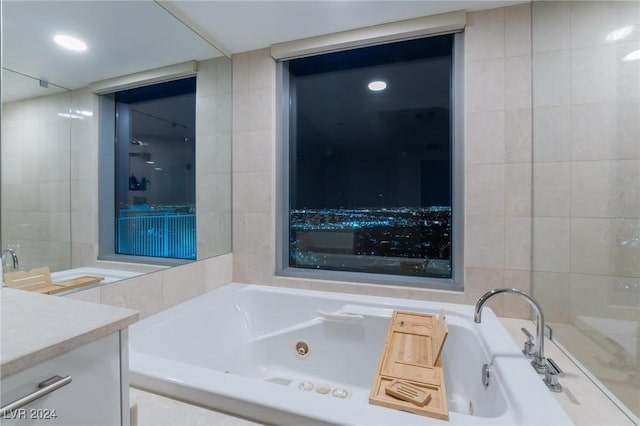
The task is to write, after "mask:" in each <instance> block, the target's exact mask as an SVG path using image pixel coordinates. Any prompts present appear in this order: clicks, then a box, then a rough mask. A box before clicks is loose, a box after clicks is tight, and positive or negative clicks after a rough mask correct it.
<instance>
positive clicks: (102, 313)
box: [0, 288, 138, 377]
mask: <svg viewBox="0 0 640 426" xmlns="http://www.w3.org/2000/svg"><path fill="white" fill-rule="evenodd" d="M0 306H1V308H0V377H6V376H9V375H11V374H14V373H17V372H18V371H21V370H24V369H25V368H29V367H31V366H33V365H36V364H39V363H41V362H43V361H46V360H48V359H51V358H53V357H55V356H57V355H60V354H62V353H64V352H67V351H70V350H71V349H75V348H77V347H79V346H82V345H85V344H87V343H91V342H93V341H95V340H98V339H100V338H102V337H104V336H107V335H109V334H112V333H115V332H117V331H119V330H121V329H123V328H126V327H128V326H129V325H130V324H132V323H134V322H136V321H137V320H138V312H136V311H133V310H131V309H124V308H116V307H112V306H106V305H97V304H94V303H87V302H81V301H78V300H73V299H68V298H65V297H55V296H47V295H42V294H36V293H32V292H28V291H22V290H14V289H10V288H3V289H2V291H0Z"/></svg>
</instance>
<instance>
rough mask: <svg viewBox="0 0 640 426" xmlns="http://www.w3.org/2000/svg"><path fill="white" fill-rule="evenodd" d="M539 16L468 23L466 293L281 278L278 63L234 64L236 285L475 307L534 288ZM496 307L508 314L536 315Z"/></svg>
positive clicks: (512, 306) (486, 17)
mask: <svg viewBox="0 0 640 426" xmlns="http://www.w3.org/2000/svg"><path fill="white" fill-rule="evenodd" d="M530 21H531V9H530V6H529V5H522V6H516V7H509V8H501V9H495V10H490V11H486V12H479V13H472V14H469V15H468V16H467V27H466V30H465V31H466V32H465V75H466V80H465V122H466V129H465V132H466V140H465V146H464V149H465V153H466V162H465V176H466V194H465V202H466V205H467V212H466V230H465V232H466V235H465V242H464V244H465V247H466V250H465V286H466V290H465V292H464V293H459V292H447V291H438V290H423V289H416V288H408V287H398V286H382V285H367V284H356V283H349V282H335V281H323V280H309V279H296V278H285V277H277V276H275V262H276V253H275V248H276V247H275V227H276V215H275V195H276V192H277V191H278V190H279V189H278V188H277V187H276V184H275V173H276V162H275V152H276V140H275V132H276V124H275V123H276V121H275V120H276V111H275V102H276V97H275V69H276V66H275V62H274V61H273V59H271V57H270V55H269V50H268V49H263V50H258V51H252V52H246V53H241V54H237V55H234V56H233V83H234V84H233V90H234V98H233V99H234V106H233V107H234V116H233V219H234V220H233V254H234V256H233V278H234V281H239V282H250V283H261V284H276V285H282V286H289V287H299V288H311V289H317V290H325V291H341V292H349V293H363V294H376V295H386V296H398V297H411V298H416V299H429V300H440V301H449V302H458V303H461V302H464V303H475V301H476V300H477V298H478V297H479V296H480V295H481V294H482V293H483V292H485V291H487V290H489V289H491V288H495V287H503V286H510V287H517V288H521V289H523V290H526V291H528V290H529V289H530V282H531V278H530V270H531V226H532V224H531V202H530V194H531V85H530V81H531V73H530V69H531V38H530V34H531V32H530V29H531V27H530ZM508 300H509V302H508V303H506V304H505V299H495V300H494V301H493V302H492V306H493V307H494V308H495V310H496V311H497V312H498V313H499V314H505V315H510V316H526V315H528V307H527V306H526V305H525V304H523V303H520V301H518V300H513V299H511V298H510V299H508Z"/></svg>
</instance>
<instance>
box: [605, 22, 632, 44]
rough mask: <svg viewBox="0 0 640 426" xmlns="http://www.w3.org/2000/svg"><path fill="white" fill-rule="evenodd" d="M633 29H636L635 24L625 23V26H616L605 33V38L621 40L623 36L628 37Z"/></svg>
mask: <svg viewBox="0 0 640 426" xmlns="http://www.w3.org/2000/svg"><path fill="white" fill-rule="evenodd" d="M635 29H636V27H635V25H627V26H626V27H622V28H618V29H617V30H615V31H611V32H610V33H609V34H607V40H608V41H618V40H622V39H623V38H627V37H629V35H630V34H631V33H632V32H633V30H635Z"/></svg>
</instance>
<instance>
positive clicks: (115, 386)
mask: <svg viewBox="0 0 640 426" xmlns="http://www.w3.org/2000/svg"><path fill="white" fill-rule="evenodd" d="M125 367H126V364H125ZM121 376H122V374H121V357H120V339H119V333H114V334H112V335H110V336H106V337H103V338H101V339H100V340H97V341H95V342H93V343H89V344H87V345H84V346H81V347H79V348H76V349H73V350H71V351H69V352H67V353H64V354H62V355H58V356H57V357H55V358H53V359H50V360H48V361H44V362H42V363H40V364H38V365H35V366H33V367H29V368H27V369H26V370H22V371H20V372H18V373H16V374H13V375H11V376H8V377H6V378H4V379H2V390H1V393H2V398H1V401H2V406H3V407H4V406H6V405H7V404H8V403H10V402H13V401H16V400H19V399H21V398H23V397H28V396H30V395H33V394H34V393H36V392H38V391H40V392H43V393H44V391H46V390H47V389H41V388H39V386H38V385H39V384H40V383H43V382H45V384H46V383H47V381H49V383H50V385H49V386H50V388H56V387H57V386H59V385H60V384H62V383H63V382H69V379H67V377H68V378H70V382H69V383H68V384H62V385H61V387H59V388H57V389H55V390H53V391H51V392H50V393H47V394H45V395H44V396H42V397H40V398H38V399H36V400H35V401H33V402H30V403H26V404H24V405H19V407H17V408H14V409H11V410H9V411H7V412H5V413H4V415H3V417H2V419H1V420H0V421H1V422H2V424H3V425H14V424H15V425H38V424H42V425H44V424H46V425H69V426H70V425H78V426H89V425H109V426H112V425H119V424H126V425H128V421H127V422H123V421H122V420H123V419H122V418H121V417H122V413H125V414H126V412H127V410H128V404H127V405H124V404H123V401H122V399H123V398H122V396H123V395H122V393H123V392H122V391H123V389H122V386H121V383H122V380H121ZM56 377H57V379H56ZM126 390H127V398H126V400H128V388H127V389H126ZM123 405H124V407H123Z"/></svg>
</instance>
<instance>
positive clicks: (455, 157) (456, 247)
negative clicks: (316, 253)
mask: <svg viewBox="0 0 640 426" xmlns="http://www.w3.org/2000/svg"><path fill="white" fill-rule="evenodd" d="M441 34H443V33H439V34H434V35H441ZM419 38H424V37H419ZM405 40H407V39H406V38H399V39H398V40H389V41H387V42H399V41H405ZM377 44H382V43H377ZM371 45H372V44H366V45H362V46H358V48H359V47H367V46H371ZM463 49H464V37H463V34H462V33H461V32H457V33H454V37H453V54H452V59H453V67H452V73H453V75H452V90H451V101H452V105H453V114H452V123H451V130H452V155H451V158H452V191H453V194H452V197H451V204H452V206H451V220H452V236H451V241H452V247H453V250H452V259H451V261H452V267H451V278H433V277H413V276H406V275H391V274H379V273H367V272H348V271H333V270H325V269H308V268H296V267H291V266H289V248H290V245H289V230H290V223H289V218H290V204H289V195H290V191H289V188H290V186H289V184H290V180H289V175H290V171H291V170H290V163H289V154H290V140H289V139H290V138H289V109H290V107H291V102H293V101H292V100H291V97H290V95H291V93H290V84H289V83H290V81H289V72H288V69H287V68H288V67H287V62H286V60H287V59H293V58H286V59H280V60H278V61H277V62H276V218H277V220H276V276H280V277H289V278H306V279H316V280H329V281H348V282H359V283H373V284H384V285H400V286H407V287H419V288H429V289H438V290H452V291H463V290H464V283H463V276H464V248H463V242H464V176H465V174H464V149H463V148H464V126H463V116H464V104H463V101H464V56H463V52H464V50H463ZM333 51H335V50H332V52H333ZM324 53H329V52H322V53H318V54H324ZM294 99H295V98H294Z"/></svg>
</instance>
